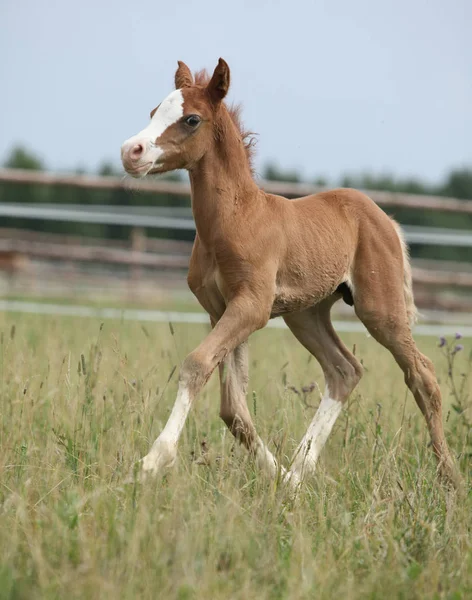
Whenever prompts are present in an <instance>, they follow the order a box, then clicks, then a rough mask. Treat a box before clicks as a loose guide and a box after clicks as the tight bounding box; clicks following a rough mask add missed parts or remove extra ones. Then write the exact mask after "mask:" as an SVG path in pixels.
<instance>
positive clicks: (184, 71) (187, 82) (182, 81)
mask: <svg viewBox="0 0 472 600" xmlns="http://www.w3.org/2000/svg"><path fill="white" fill-rule="evenodd" d="M177 62H178V64H179V66H178V68H177V71H176V72H175V89H176V90H180V89H181V88H185V87H191V86H192V85H193V77H192V73H191V72H190V69H189V68H188V67H187V65H186V64H185V63H184V62H182V61H181V60H179V61H177Z"/></svg>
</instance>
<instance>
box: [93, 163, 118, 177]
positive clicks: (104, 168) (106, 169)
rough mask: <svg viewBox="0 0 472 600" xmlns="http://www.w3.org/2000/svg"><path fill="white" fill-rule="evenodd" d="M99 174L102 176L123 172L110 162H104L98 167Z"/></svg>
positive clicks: (116, 174) (111, 175)
mask: <svg viewBox="0 0 472 600" xmlns="http://www.w3.org/2000/svg"><path fill="white" fill-rule="evenodd" d="M98 174H99V175H101V176H102V177H114V176H118V175H120V174H121V172H120V171H119V170H118V169H116V168H115V167H114V166H113V165H112V164H111V163H110V162H103V163H102V164H101V165H100V167H99V169H98Z"/></svg>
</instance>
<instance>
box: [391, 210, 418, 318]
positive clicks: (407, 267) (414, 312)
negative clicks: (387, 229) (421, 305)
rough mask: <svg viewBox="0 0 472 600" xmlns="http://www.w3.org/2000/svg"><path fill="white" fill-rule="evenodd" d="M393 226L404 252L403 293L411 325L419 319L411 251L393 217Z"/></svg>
mask: <svg viewBox="0 0 472 600" xmlns="http://www.w3.org/2000/svg"><path fill="white" fill-rule="evenodd" d="M392 223H393V226H394V227H395V231H396V232H397V235H398V237H399V239H400V245H401V247H402V254H403V293H404V295H405V305H406V312H407V315H408V321H409V323H410V327H413V325H414V324H415V323H416V321H417V320H418V309H417V308H416V306H415V299H414V297H413V281H412V275H411V264H410V253H409V251H408V246H407V245H406V242H405V238H404V236H403V231H402V229H401V227H400V225H399V224H398V223H397V222H396V221H394V220H393V219H392Z"/></svg>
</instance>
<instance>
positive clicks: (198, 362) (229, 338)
mask: <svg viewBox="0 0 472 600" xmlns="http://www.w3.org/2000/svg"><path fill="white" fill-rule="evenodd" d="M269 311H270V309H269V310H267V309H265V307H264V305H262V304H261V303H260V302H256V301H254V299H251V298H250V299H246V298H238V299H235V300H233V301H231V302H230V303H229V304H228V306H227V308H226V310H225V312H224V314H223V316H222V317H221V319H220V320H219V321H218V323H216V325H215V327H214V329H212V331H211V332H210V333H209V335H208V336H207V337H206V338H205V340H204V341H203V342H202V343H201V344H200V345H199V346H198V348H196V350H194V351H193V352H191V353H190V354H189V355H188V356H187V358H186V359H185V360H184V362H183V364H182V368H181V371H180V377H179V389H178V393H177V400H176V402H175V404H174V407H173V409H172V412H171V415H170V417H169V420H168V421H167V423H166V425H165V427H164V429H163V431H162V433H161V434H160V436H159V437H158V438H157V440H156V441H155V442H154V444H153V445H152V448H151V450H150V452H149V453H148V454H147V455H146V456H145V457H144V458H143V459H142V470H143V473H144V474H150V475H157V474H158V473H159V472H160V471H162V470H163V469H165V468H166V467H170V466H171V465H172V464H173V463H174V461H175V459H176V456H177V443H178V440H179V438H180V435H181V433H182V430H183V427H184V424H185V421H186V419H187V416H188V413H189V411H190V408H191V406H192V403H193V401H194V399H195V397H196V396H197V394H198V393H199V392H200V390H201V389H202V387H203V386H204V385H205V384H206V382H207V381H208V379H209V377H210V375H211V374H212V373H213V371H214V369H215V368H216V367H217V365H218V364H219V363H221V362H222V361H223V360H224V359H225V358H226V356H227V355H228V354H229V353H230V352H232V350H234V348H236V347H237V346H239V345H240V344H241V343H242V342H243V341H245V340H246V339H247V338H248V337H249V335H250V334H251V333H252V332H253V331H256V330H257V329H260V328H262V327H264V325H265V324H266V323H267V321H268V317H269Z"/></svg>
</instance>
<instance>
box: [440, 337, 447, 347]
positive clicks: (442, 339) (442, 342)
mask: <svg viewBox="0 0 472 600" xmlns="http://www.w3.org/2000/svg"><path fill="white" fill-rule="evenodd" d="M438 345H439V347H440V348H443V347H444V346H445V345H446V338H445V337H444V336H443V335H442V336H441V337H440V338H439V344H438Z"/></svg>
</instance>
